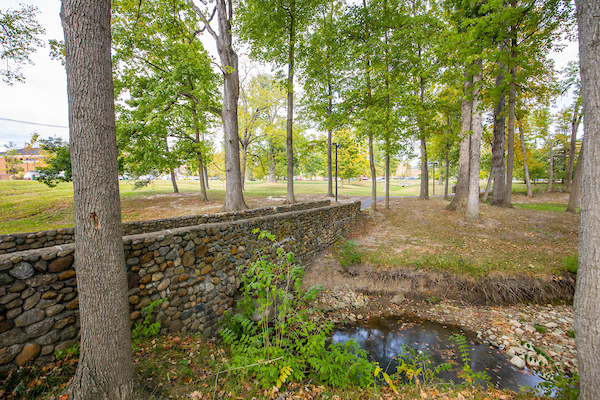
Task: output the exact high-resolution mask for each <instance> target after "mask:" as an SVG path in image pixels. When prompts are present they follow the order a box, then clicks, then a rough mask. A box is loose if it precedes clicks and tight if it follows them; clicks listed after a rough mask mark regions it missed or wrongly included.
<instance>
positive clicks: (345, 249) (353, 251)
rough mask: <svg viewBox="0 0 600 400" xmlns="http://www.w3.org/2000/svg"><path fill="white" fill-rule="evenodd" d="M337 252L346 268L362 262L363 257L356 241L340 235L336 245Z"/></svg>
mask: <svg viewBox="0 0 600 400" xmlns="http://www.w3.org/2000/svg"><path fill="white" fill-rule="evenodd" d="M335 254H336V256H337V258H338V260H339V261H340V264H342V266H343V267H344V268H348V267H349V266H350V265H352V264H356V263H359V262H361V260H362V257H361V254H360V251H359V249H358V245H357V244H356V242H354V241H352V240H346V239H344V238H343V237H341V236H340V237H339V238H338V240H337V243H336V246H335Z"/></svg>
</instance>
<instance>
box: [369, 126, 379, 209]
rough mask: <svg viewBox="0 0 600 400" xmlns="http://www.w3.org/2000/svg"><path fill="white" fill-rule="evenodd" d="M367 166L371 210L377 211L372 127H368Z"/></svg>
mask: <svg viewBox="0 0 600 400" xmlns="http://www.w3.org/2000/svg"><path fill="white" fill-rule="evenodd" d="M369 168H370V170H371V210H373V211H377V171H376V170H375V151H374V149H373V129H369Z"/></svg>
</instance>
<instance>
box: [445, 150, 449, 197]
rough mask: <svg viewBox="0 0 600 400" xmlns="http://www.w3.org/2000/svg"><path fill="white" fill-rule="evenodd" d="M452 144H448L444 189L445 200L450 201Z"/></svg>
mask: <svg viewBox="0 0 600 400" xmlns="http://www.w3.org/2000/svg"><path fill="white" fill-rule="evenodd" d="M449 148H450V144H448V143H447V144H446V185H445V187H444V200H448V182H449V180H450V149H449Z"/></svg>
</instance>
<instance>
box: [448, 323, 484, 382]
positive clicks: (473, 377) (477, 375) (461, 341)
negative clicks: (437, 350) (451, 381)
mask: <svg viewBox="0 0 600 400" xmlns="http://www.w3.org/2000/svg"><path fill="white" fill-rule="evenodd" d="M450 340H452V341H454V342H456V344H457V345H458V350H459V351H460V358H461V359H462V362H463V366H462V371H461V372H459V373H458V377H459V378H462V379H463V380H464V381H465V383H467V384H470V385H477V386H480V382H483V383H485V384H486V385H487V387H491V386H492V382H491V381H490V377H489V376H488V374H486V373H485V372H483V371H481V372H475V371H473V369H472V368H471V364H470V363H471V358H470V357H469V346H468V345H467V339H466V338H465V337H464V336H463V335H457V334H455V335H453V336H452V337H451V338H450Z"/></svg>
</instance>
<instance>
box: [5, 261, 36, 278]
mask: <svg viewBox="0 0 600 400" xmlns="http://www.w3.org/2000/svg"><path fill="white" fill-rule="evenodd" d="M33 272H34V270H33V266H32V265H31V264H29V263H26V262H24V261H23V262H20V263H19V264H17V266H16V267H14V268H13V269H11V270H10V271H9V272H8V273H9V274H10V275H11V276H13V277H15V278H17V279H27V278H31V277H32V276H33Z"/></svg>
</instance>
